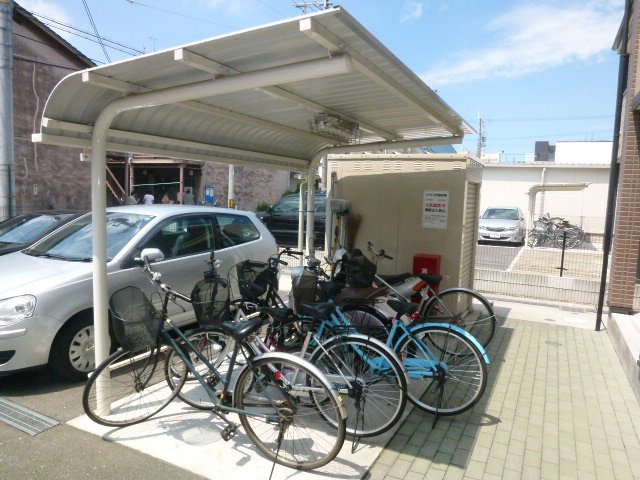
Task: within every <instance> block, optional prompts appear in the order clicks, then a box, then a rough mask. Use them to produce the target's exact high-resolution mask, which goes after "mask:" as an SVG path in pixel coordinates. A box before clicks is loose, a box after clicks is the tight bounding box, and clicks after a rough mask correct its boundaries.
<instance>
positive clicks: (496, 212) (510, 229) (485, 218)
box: [478, 207, 527, 245]
mask: <svg viewBox="0 0 640 480" xmlns="http://www.w3.org/2000/svg"><path fill="white" fill-rule="evenodd" d="M526 233H527V227H526V224H525V220H524V215H523V214H522V210H520V209H519V208H518V207H489V208H487V209H486V210H485V211H484V213H483V214H482V216H481V217H480V222H479V224H478V243H482V242H502V243H517V244H518V245H523V244H524V239H525V236H526Z"/></svg>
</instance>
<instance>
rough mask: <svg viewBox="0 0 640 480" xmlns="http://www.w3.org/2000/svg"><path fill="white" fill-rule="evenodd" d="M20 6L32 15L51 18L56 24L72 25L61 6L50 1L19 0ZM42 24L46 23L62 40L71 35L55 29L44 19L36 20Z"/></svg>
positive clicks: (69, 16) (53, 25) (67, 38)
mask: <svg viewBox="0 0 640 480" xmlns="http://www.w3.org/2000/svg"><path fill="white" fill-rule="evenodd" d="M19 3H20V6H21V7H23V8H25V9H26V10H28V11H30V12H31V13H33V14H42V15H45V16H47V17H48V18H53V19H54V20H56V21H57V22H60V23H64V24H66V25H72V24H73V21H72V17H71V15H70V14H68V13H67V11H66V10H65V8H64V7H63V6H62V5H59V4H58V3H56V2H52V1H51V0H20V2H19ZM38 20H41V21H42V22H43V23H46V24H47V26H48V27H50V28H51V29H53V30H54V31H55V32H56V33H57V34H58V35H60V36H61V37H62V38H64V39H66V40H69V39H70V38H71V37H73V35H71V34H70V33H68V32H65V31H63V30H59V29H57V28H55V23H52V22H50V21H49V20H47V19H45V18H38Z"/></svg>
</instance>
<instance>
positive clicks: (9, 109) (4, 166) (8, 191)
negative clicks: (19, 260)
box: [0, 0, 16, 221]
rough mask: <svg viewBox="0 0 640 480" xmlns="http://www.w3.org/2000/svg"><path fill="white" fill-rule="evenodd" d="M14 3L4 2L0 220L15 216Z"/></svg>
mask: <svg viewBox="0 0 640 480" xmlns="http://www.w3.org/2000/svg"><path fill="white" fill-rule="evenodd" d="M14 168H15V160H14V152H13V0H0V221H2V220H6V219H7V218H11V217H12V216H14V215H15V213H16V212H15V210H16V205H15V203H16V197H15V183H16V181H15V171H14Z"/></svg>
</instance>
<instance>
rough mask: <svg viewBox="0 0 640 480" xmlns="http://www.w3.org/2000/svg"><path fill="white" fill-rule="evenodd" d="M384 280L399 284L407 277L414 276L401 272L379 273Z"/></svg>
mask: <svg viewBox="0 0 640 480" xmlns="http://www.w3.org/2000/svg"><path fill="white" fill-rule="evenodd" d="M378 276H379V277H380V278H381V279H382V280H384V281H385V282H387V283H388V284H389V285H393V286H395V285H398V284H399V283H402V282H404V281H405V280H406V279H407V278H411V277H413V275H412V274H411V273H408V272H407V273H399V274H397V275H378Z"/></svg>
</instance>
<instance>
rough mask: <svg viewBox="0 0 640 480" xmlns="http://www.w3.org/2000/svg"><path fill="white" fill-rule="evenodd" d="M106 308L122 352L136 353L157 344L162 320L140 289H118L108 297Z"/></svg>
mask: <svg viewBox="0 0 640 480" xmlns="http://www.w3.org/2000/svg"><path fill="white" fill-rule="evenodd" d="M109 307H110V309H111V314H112V318H113V333H114V335H115V337H116V340H117V341H118V343H119V344H120V346H121V347H122V348H123V349H125V350H131V351H138V350H144V349H147V348H151V347H154V346H156V345H157V344H158V336H159V335H160V330H161V328H162V325H163V324H164V319H163V317H162V314H161V313H160V312H159V311H158V310H157V309H156V308H155V307H154V306H153V304H152V303H151V301H150V300H149V299H148V298H147V296H146V295H145V293H144V292H143V291H142V290H140V289H139V288H137V287H125V288H121V289H120V290H118V291H116V292H115V293H114V294H113V295H111V298H110V300H109Z"/></svg>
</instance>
